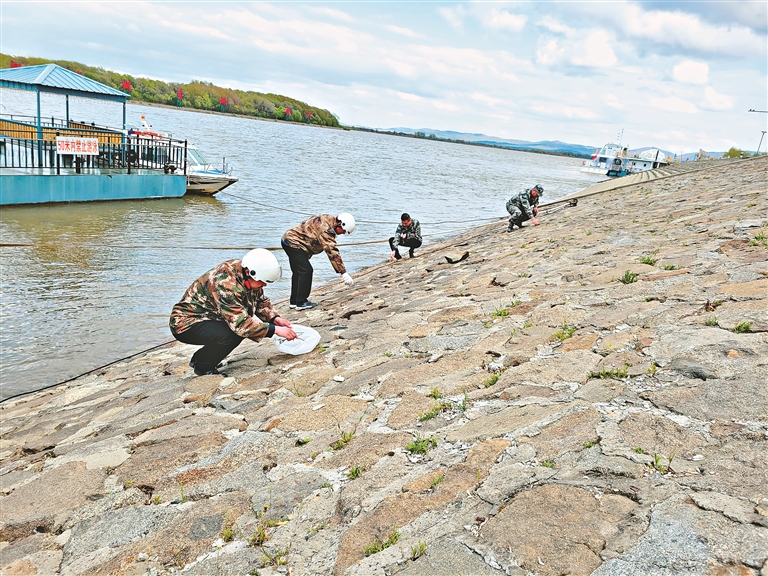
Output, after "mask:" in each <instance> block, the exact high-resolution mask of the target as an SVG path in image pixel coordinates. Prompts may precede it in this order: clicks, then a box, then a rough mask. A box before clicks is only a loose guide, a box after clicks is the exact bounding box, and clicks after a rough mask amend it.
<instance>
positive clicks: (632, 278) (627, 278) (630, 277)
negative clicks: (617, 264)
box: [619, 270, 638, 284]
mask: <svg viewBox="0 0 768 576" xmlns="http://www.w3.org/2000/svg"><path fill="white" fill-rule="evenodd" d="M637 276H638V274H635V273H634V272H630V271H629V270H626V271H625V272H624V276H622V277H621V278H619V282H621V283H622V284H632V283H633V282H637Z"/></svg>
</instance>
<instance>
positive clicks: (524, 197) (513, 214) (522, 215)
mask: <svg viewBox="0 0 768 576" xmlns="http://www.w3.org/2000/svg"><path fill="white" fill-rule="evenodd" d="M543 194H544V188H542V187H541V186H539V185H538V184H536V186H534V187H533V188H531V189H530V190H523V191H522V192H520V193H519V194H517V195H515V196H512V198H510V199H509V200H508V201H507V212H509V226H508V227H507V232H512V230H513V229H514V228H515V226H517V227H518V228H522V227H523V222H526V221H527V220H530V221H531V222H533V225H534V226H538V225H539V221H538V220H537V219H536V216H538V215H539V208H538V206H539V199H540V198H541V196H542V195H543Z"/></svg>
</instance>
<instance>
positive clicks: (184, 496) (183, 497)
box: [179, 480, 187, 504]
mask: <svg viewBox="0 0 768 576" xmlns="http://www.w3.org/2000/svg"><path fill="white" fill-rule="evenodd" d="M179 492H180V493H181V498H180V500H181V503H182V504H183V503H184V502H186V501H187V496H186V494H184V484H182V483H181V480H179Z"/></svg>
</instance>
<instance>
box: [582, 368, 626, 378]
mask: <svg viewBox="0 0 768 576" xmlns="http://www.w3.org/2000/svg"><path fill="white" fill-rule="evenodd" d="M627 374H628V371H627V366H625V367H624V368H612V369H610V370H606V369H605V368H603V369H602V370H600V372H592V373H590V375H589V377H590V378H600V379H601V380H604V379H606V378H626V377H627Z"/></svg>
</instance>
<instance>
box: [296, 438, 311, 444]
mask: <svg viewBox="0 0 768 576" xmlns="http://www.w3.org/2000/svg"><path fill="white" fill-rule="evenodd" d="M310 442H312V438H299V439H298V440H296V446H304V444H309V443H310Z"/></svg>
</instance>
